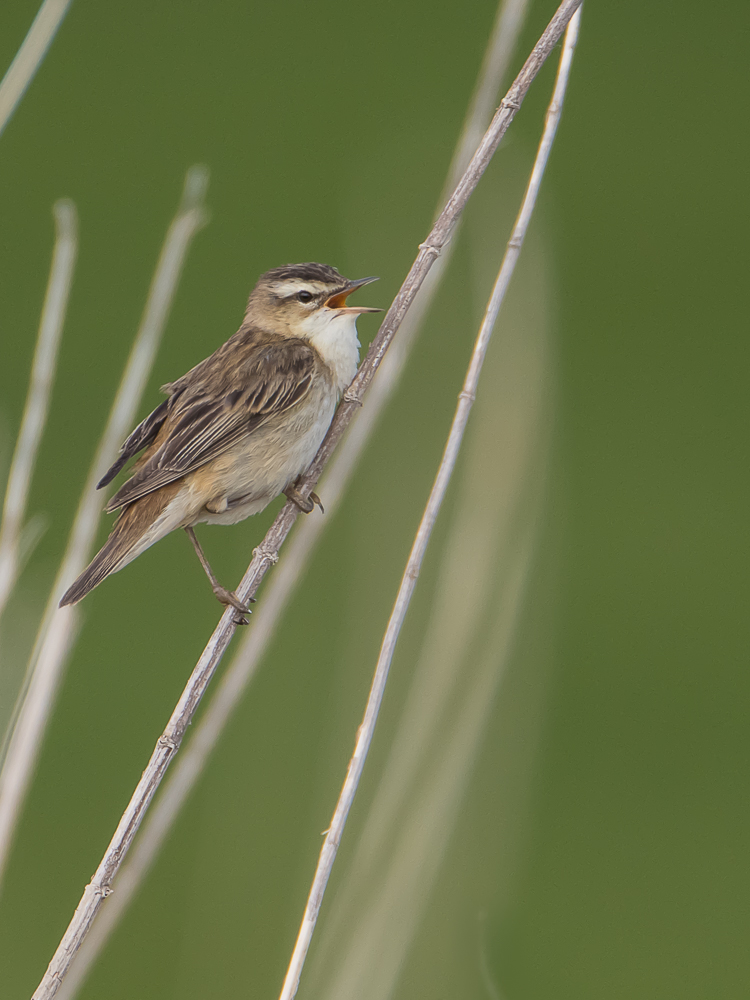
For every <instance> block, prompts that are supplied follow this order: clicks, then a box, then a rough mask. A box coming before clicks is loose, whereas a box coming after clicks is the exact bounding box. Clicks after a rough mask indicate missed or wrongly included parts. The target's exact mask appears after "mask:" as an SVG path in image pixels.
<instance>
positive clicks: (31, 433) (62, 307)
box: [0, 199, 78, 616]
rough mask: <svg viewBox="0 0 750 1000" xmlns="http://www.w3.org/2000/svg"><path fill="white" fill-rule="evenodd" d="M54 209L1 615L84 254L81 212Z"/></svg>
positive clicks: (68, 205)
mask: <svg viewBox="0 0 750 1000" xmlns="http://www.w3.org/2000/svg"><path fill="white" fill-rule="evenodd" d="M52 213H53V215H54V219H55V248H54V250H53V253H52V265H51V267H50V274H49V281H48V283H47V293H46V295H45V297H44V306H43V308H42V318H41V320H40V323H39V335H38V337H37V342H36V350H35V351H34V361H33V364H32V367H31V380H30V382H29V391H28V394H27V396H26V405H25V407H24V411H23V417H22V419H21V429H20V431H19V432H18V438H17V441H16V447H15V451H14V452H13V460H12V462H11V466H10V472H9V474H8V485H7V488H6V491H5V503H4V504H3V519H2V523H0V616H2V613H3V611H4V610H5V605H6V604H7V601H8V597H9V596H10V593H11V591H12V590H13V586H14V584H15V582H16V578H17V577H18V573H19V571H20V565H21V561H22V556H23V554H24V551H23V550H25V553H26V554H28V549H29V545H28V539H27V538H24V535H28V530H26V531H25V530H24V520H25V517H26V504H27V501H28V498H29V487H30V486H31V477H32V476H33V474H34V467H35V465H36V457H37V453H38V451H39V443H40V441H41V439H42V433H43V432H44V427H45V424H46V422H47V411H48V409H49V399H50V395H51V393H52V386H53V383H54V381H55V369H56V368H57V351H58V348H59V346H60V338H61V337H62V330H63V324H64V323H65V314H66V312H67V308H68V296H69V295H70V287H71V285H72V283H73V272H74V270H75V264H76V257H77V255H78V215H77V213H76V207H75V205H74V204H73V202H72V201H68V200H67V199H64V200H61V201H57V202H55V205H54V207H53V209H52ZM27 529H28V526H27Z"/></svg>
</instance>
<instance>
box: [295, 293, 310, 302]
mask: <svg viewBox="0 0 750 1000" xmlns="http://www.w3.org/2000/svg"><path fill="white" fill-rule="evenodd" d="M297 298H298V299H299V300H300V302H312V292H297Z"/></svg>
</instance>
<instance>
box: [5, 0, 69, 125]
mask: <svg viewBox="0 0 750 1000" xmlns="http://www.w3.org/2000/svg"><path fill="white" fill-rule="evenodd" d="M70 2H71V0H44V3H43V4H42V6H41V7H40V8H39V11H38V12H37V15H36V17H35V18H34V20H33V22H32V25H31V27H30V28H29V30H28V32H27V34H26V37H25V38H24V40H23V42H22V43H21V48H20V49H19V50H18V52H17V53H16V56H15V58H14V60H13V62H12V63H11V64H10V66H9V67H8V72H7V73H6V74H5V76H4V77H3V79H2V83H0V133H2V131H3V129H4V128H5V126H6V125H7V124H8V122H9V121H10V118H11V116H12V114H13V112H14V111H15V110H16V107H17V106H18V102H19V101H20V100H21V98H22V97H23V95H24V94H25V93H26V89H27V87H28V86H29V84H30V83H31V81H32V80H33V79H34V76H35V74H36V71H37V70H38V69H39V67H40V65H41V63H42V60H43V59H44V57H45V56H46V54H47V49H48V48H49V47H50V45H51V44H52V39H53V38H54V37H55V35H56V34H57V29H58V28H59V27H60V25H61V24H62V20H63V18H64V17H65V15H66V14H67V12H68V7H70Z"/></svg>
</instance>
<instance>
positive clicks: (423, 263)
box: [33, 0, 582, 1000]
mask: <svg viewBox="0 0 750 1000" xmlns="http://www.w3.org/2000/svg"><path fill="white" fill-rule="evenodd" d="M581 2H582V0H563V3H562V4H561V5H560V6H559V8H558V9H557V11H556V13H555V15H554V16H553V18H552V20H551V21H550V23H549V25H548V26H547V28H546V30H545V31H544V33H543V34H542V36H541V38H540V39H539V41H538V42H537V44H536V45H535V46H534V49H533V51H532V53H531V55H530V56H529V57H528V59H527V60H526V62H525V63H524V66H523V68H522V70H521V72H520V73H519V74H518V76H517V77H516V79H515V81H514V82H513V85H512V86H511V88H510V90H509V91H508V93H507V94H506V96H505V98H504V99H503V100H502V101H501V104H500V108H499V109H498V111H497V113H496V114H495V116H494V118H493V120H492V123H491V124H490V127H489V129H488V130H487V132H486V133H485V136H484V138H483V139H482V142H481V143H480V146H479V148H478V149H477V152H476V153H475V154H474V156H473V157H472V160H471V162H470V164H469V166H468V168H467V170H466V171H465V173H464V174H463V176H462V178H461V180H460V181H459V184H458V186H457V187H456V190H455V191H454V192H453V194H452V195H451V197H450V199H449V201H448V204H447V205H446V207H445V209H444V210H443V212H442V213H441V214H440V217H439V218H438V220H437V222H436V223H435V225H434V226H433V228H432V230H431V231H430V233H429V235H428V237H427V239H426V240H425V242H424V243H422V244H420V248H419V254H418V256H417V258H416V260H415V262H414V264H413V265H412V267H411V270H410V271H409V274H408V275H407V277H406V279H405V281H404V283H403V284H402V286H401V289H400V290H399V292H398V294H397V296H396V298H395V299H394V301H393V303H392V305H391V307H390V309H389V310H388V312H387V313H386V316H385V319H384V320H383V323H382V325H381V327H380V330H379V331H378V334H377V336H376V337H375V339H374V341H373V342H372V344H371V346H370V349H369V351H368V352H367V357H366V358H365V360H364V362H363V363H362V365H361V366H360V369H359V371H358V373H357V375H356V377H355V379H354V381H353V382H352V384H351V386H350V387H349V389H348V390H347V392H346V393H345V394H344V398H343V400H342V403H341V405H340V406H339V408H338V410H337V411H336V414H335V416H334V418H333V421H332V423H331V426H330V428H329V430H328V433H327V435H326V438H325V440H324V441H323V444H322V445H321V446H320V449H319V451H318V454H317V455H316V457H315V459H314V460H313V462H312V465H311V466H310V468H309V469H308V471H307V473H306V474H305V476H304V477H303V479H302V481H301V483H300V491H301V493H302V495H303V496H308V495H309V493H310V491H311V490H313V489H314V487H315V484H316V483H317V481H318V478H319V477H320V474H321V471H322V469H323V467H324V466H325V464H326V462H327V461H328V459H329V457H330V455H331V453H332V452H333V450H334V448H335V447H336V445H337V444H338V442H339V440H340V439H341V437H342V435H343V433H344V431H345V430H346V427H347V426H348V424H349V422H350V420H351V418H352V416H353V414H354V411H355V410H356V408H357V407H358V406H359V405H360V404H361V397H362V396H363V394H364V393H365V391H366V390H367V387H368V386H369V384H370V382H371V381H372V379H373V377H374V375H375V372H376V371H377V369H378V368H379V366H380V363H381V361H382V359H383V356H384V354H385V352H386V350H387V349H388V346H389V345H390V343H391V341H392V340H393V337H394V336H395V334H396V331H397V330H398V328H399V326H400V325H401V322H402V321H403V318H404V316H405V315H406V312H407V310H408V308H409V306H410V305H411V303H412V301H413V300H414V297H415V296H416V294H417V292H418V290H419V288H420V286H421V284H422V282H423V281H424V278H425V276H426V275H427V273H428V272H429V270H430V268H431V267H432V264H433V262H434V260H435V258H436V257H437V256H439V254H440V252H441V250H442V248H443V247H444V246H445V244H446V243H447V241H448V240H449V239H450V236H451V233H452V231H453V228H454V226H455V223H456V221H457V219H458V217H459V215H460V214H461V212H462V211H463V209H464V207H465V205H466V203H467V201H468V200H469V197H470V196H471V194H472V192H473V191H474V189H475V188H476V186H477V184H478V183H479V180H480V179H481V177H482V174H483V173H484V171H485V170H486V168H487V166H488V164H489V162H490V160H491V159H492V156H493V154H494V152H495V150H496V149H497V146H498V144H499V143H500V140H501V139H502V137H503V135H505V132H506V131H507V129H508V126H509V125H510V123H511V121H512V120H513V118H514V117H515V113H516V111H517V110H518V108H519V107H520V106H521V103H522V101H523V99H524V97H525V95H526V93H527V91H528V89H529V87H530V86H531V83H532V81H533V79H534V77H535V76H536V74H537V73H538V72H539V70H540V69H541V67H542V65H543V64H544V62H545V60H546V58H547V56H548V55H549V54H550V52H551V51H552V49H553V48H554V46H555V45H556V44H557V42H558V40H559V39H560V38H561V36H562V34H563V32H564V31H565V28H566V27H567V25H568V22H569V21H570V19H571V18H572V17H573V15H574V14H575V12H576V10H577V9H578V7H579V6H580V5H581ZM298 512H299V509H298V507H297V506H296V504H293V503H291V502H289V503H286V504H285V505H284V507H282V509H281V511H280V512H279V514H278V515H277V517H276V519H275V521H274V522H273V524H272V525H271V527H270V528H269V530H268V532H267V533H266V536H265V538H264V540H263V543H262V544H261V545H260V546H258V547H257V548H256V549H255V551H254V554H253V559H252V561H251V562H250V565H249V567H248V569H247V571H246V573H245V575H244V576H243V578H242V580H241V582H240V585H239V587H238V588H237V591H236V592H237V595H238V596H239V598H240V600H242V601H245V602H246V601H247V600H248V598H250V597H252V596H254V595H255V593H256V592H257V590H258V587H259V585H260V582H261V580H262V579H263V577H264V576H265V573H266V571H267V569H268V567H269V566H270V565H272V564H273V563H275V562H277V561H278V558H279V556H278V551H279V548H280V547H281V545H282V543H283V541H284V539H285V538H286V536H287V535H288V534H289V531H290V530H291V527H292V525H293V524H294V522H295V520H296V518H297V514H298ZM235 617H236V615H235V612H234V610H233V609H232V608H228V609H227V611H225V612H224V614H223V615H222V617H221V620H220V622H219V624H218V625H217V627H216V629H215V630H214V633H213V635H212V636H211V638H210V640H209V642H208V644H207V645H206V647H205V649H204V651H203V653H202V655H201V657H200V659H199V660H198V663H197V664H196V666H195V668H194V670H193V672H192V674H191V675H190V678H189V680H188V683H187V685H186V686H185V689H184V691H183V693H182V695H181V697H180V699H179V701H178V703H177V706H176V707H175V709H174V711H173V713H172V716H171V718H170V720H169V722H168V723H167V726H166V729H165V730H164V732H163V734H162V735H161V737H160V738H159V740H158V741H157V744H156V747H155V748H154V752H153V753H152V755H151V759H150V760H149V762H148V765H147V766H146V769H145V770H144V772H143V775H142V777H141V780H140V781H139V783H138V785H137V787H136V789H135V791H134V793H133V795H132V797H131V799H130V802H129V803H128V806H127V808H126V810H125V812H124V813H123V816H122V818H121V820H120V823H119V824H118V826H117V829H116V830H115V833H114V836H113V837H112V840H111V841H110V844H109V846H108V848H107V850H106V852H105V854H104V857H103V858H102V861H101V863H100V865H99V867H98V868H97V870H96V872H95V873H94V876H93V878H92V880H91V882H90V883H89V885H87V886H86V888H85V890H84V893H83V896H82V897H81V900H80V902H79V904H78V907H77V908H76V912H75V913H74V915H73V918H72V920H71V922H70V924H69V925H68V928H67V930H66V931H65V934H64V935H63V938H62V941H61V942H60V944H59V946H58V948H57V950H56V952H55V954H54V955H53V957H52V960H51V962H50V964H49V966H48V968H47V971H46V972H45V974H44V977H43V978H42V981H41V983H40V984H39V987H38V988H37V990H36V992H35V993H34V997H33V1000H47V998H49V997H53V996H54V995H55V994H56V993H57V991H58V989H59V987H60V984H61V983H62V981H63V979H64V977H65V975H66V974H67V971H68V969H69V967H70V964H71V962H72V961H73V959H74V957H75V955H76V952H77V951H78V949H79V948H80V946H81V943H82V942H83V940H84V938H85V937H86V935H87V933H88V931H89V928H90V927H91V925H92V923H93V921H94V919H95V918H96V914H97V913H98V911H99V908H100V907H101V903H102V900H103V899H104V898H105V897H106V896H108V895H109V893H110V892H111V891H112V880H113V878H114V877H115V875H116V874H117V871H118V870H119V868H120V865H121V864H122V861H123V858H124V857H125V855H126V853H127V851H128V849H129V847H130V845H131V844H132V842H133V838H134V836H135V834H136V832H137V830H138V827H139V826H140V824H141V822H142V820H143V817H144V815H145V813H146V810H147V809H148V806H149V804H150V802H151V799H152V798H153V796H154V793H155V792H156V789H157V788H158V786H159V784H160V783H161V780H162V778H163V777H164V774H165V773H166V770H167V768H168V766H169V763H170V761H171V759H172V757H173V756H174V755H175V753H176V751H177V749H178V748H179V746H180V743H181V742H182V739H183V737H184V735H185V731H186V729H187V727H188V725H189V724H190V721H191V720H192V717H193V715H194V714H195V711H196V709H197V707H198V705H199V704H200V701H201V698H202V697H203V694H204V693H205V691H206V688H207V687H208V684H209V682H210V680H211V678H212V677H213V674H214V673H215V671H216V668H217V666H218V664H219V663H220V661H221V658H222V656H223V654H224V651H225V649H226V647H227V645H228V644H229V641H230V639H231V637H232V635H233V634H234V631H235V629H236V627H237V626H236V623H235Z"/></svg>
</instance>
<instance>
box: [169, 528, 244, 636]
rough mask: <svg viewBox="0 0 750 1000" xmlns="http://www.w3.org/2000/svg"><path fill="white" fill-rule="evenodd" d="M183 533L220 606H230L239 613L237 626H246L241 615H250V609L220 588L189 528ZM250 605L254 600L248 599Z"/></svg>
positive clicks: (230, 591) (224, 588)
mask: <svg viewBox="0 0 750 1000" xmlns="http://www.w3.org/2000/svg"><path fill="white" fill-rule="evenodd" d="M185 533H186V534H187V536H188V538H189V539H190V541H191V542H192V543H193V548H194V549H195V554H196V555H197V556H198V558H199V559H200V563H201V566H202V567H203V569H204V570H205V572H206V576H207V577H208V579H209V580H210V581H211V587H212V589H213V592H214V595H215V597H216V599H217V600H218V601H220V602H221V603H222V604H230V605H231V606H232V607H233V608H236V610H237V611H239V616H238V618H237V619H236V621H237V624H238V625H247V619H245V618H244V617H243V615H247V614H250V608H249V607H247V606H246V605H244V604H243V603H242V601H241V600H240V599H239V597H238V596H237V595H236V594H235V593H234V591H233V590H227V588H226V587H222V586H221V584H220V583H219V581H218V580H217V579H216V577H215V576H214V572H213V570H212V569H211V567H210V565H209V562H208V559H206V554H205V552H204V551H203V549H202V548H201V543H200V542H199V541H198V539H197V538H196V537H195V532H194V531H193V529H192V528H191V527H187V528H185ZM250 603H251V604H255V599H254V598H252V597H251V598H250Z"/></svg>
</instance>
